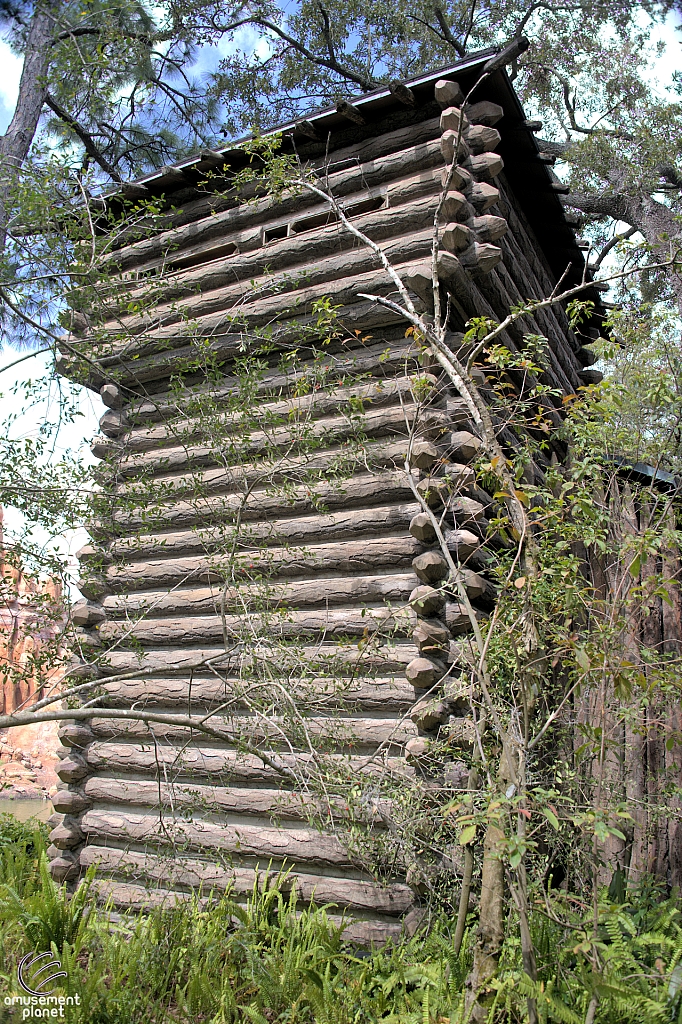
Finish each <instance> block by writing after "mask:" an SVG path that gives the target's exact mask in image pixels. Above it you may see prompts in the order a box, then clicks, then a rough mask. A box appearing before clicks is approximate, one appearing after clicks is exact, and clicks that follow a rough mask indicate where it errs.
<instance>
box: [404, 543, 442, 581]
mask: <svg viewBox="0 0 682 1024" xmlns="http://www.w3.org/2000/svg"><path fill="white" fill-rule="evenodd" d="M412 567H413V569H414V571H415V573H416V574H417V576H418V577H419V579H420V580H421V582H422V583H427V584H431V583H440V581H441V580H444V579H445V578H446V577H447V575H448V573H449V567H448V563H447V562H446V560H445V558H444V557H443V555H441V553H440V551H425V552H424V553H423V554H421V555H417V557H416V558H415V559H414V561H413V562H412Z"/></svg>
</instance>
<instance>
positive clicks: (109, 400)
mask: <svg viewBox="0 0 682 1024" xmlns="http://www.w3.org/2000/svg"><path fill="white" fill-rule="evenodd" d="M99 394H100V398H101V399H102V401H103V402H104V404H105V405H106V406H107V407H108V408H109V409H121V408H122V407H123V395H122V394H121V389H120V388H119V387H117V385H116V384H103V385H102V387H101V388H100V389H99Z"/></svg>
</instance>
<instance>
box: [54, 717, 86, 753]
mask: <svg viewBox="0 0 682 1024" xmlns="http://www.w3.org/2000/svg"><path fill="white" fill-rule="evenodd" d="M58 735H59V739H60V742H61V743H62V745H63V746H65V747H77V748H78V747H87V745H88V743H90V742H91V741H92V739H93V733H92V730H91V729H89V728H88V726H86V725H81V724H75V723H74V724H69V725H63V726H62V727H61V728H60V729H59V733H58Z"/></svg>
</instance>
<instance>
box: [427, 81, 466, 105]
mask: <svg viewBox="0 0 682 1024" xmlns="http://www.w3.org/2000/svg"><path fill="white" fill-rule="evenodd" d="M433 93H434V96H435V97H436V102H437V103H438V104H439V105H440V106H441V107H456V106H459V105H460V104H461V103H462V102H463V100H464V93H463V92H462V87H461V85H460V84H459V82H451V81H450V80H449V79H448V78H440V79H439V80H438V81H437V82H436V84H435V86H434V89H433Z"/></svg>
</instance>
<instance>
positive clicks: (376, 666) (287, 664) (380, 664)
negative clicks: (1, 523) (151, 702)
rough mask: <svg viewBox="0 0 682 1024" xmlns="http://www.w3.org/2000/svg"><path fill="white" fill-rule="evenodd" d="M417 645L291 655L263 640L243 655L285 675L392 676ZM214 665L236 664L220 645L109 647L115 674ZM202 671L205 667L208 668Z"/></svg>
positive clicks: (326, 646) (316, 648)
mask: <svg viewBox="0 0 682 1024" xmlns="http://www.w3.org/2000/svg"><path fill="white" fill-rule="evenodd" d="M417 653H418V652H417V648H416V647H415V646H414V644H408V643H401V642H397V643H395V644H393V643H392V644H391V646H390V647H389V646H382V645H376V646H375V645H371V646H368V647H366V648H362V649H358V647H357V645H356V644H352V645H351V644H347V645H344V644H342V643H337V642H328V643H324V642H322V643H319V644H315V645H312V646H306V645H304V646H302V647H301V648H299V649H298V651H297V652H295V654H294V655H291V654H290V653H288V652H287V650H286V649H284V650H282V648H281V647H280V646H279V645H273V646H272V647H268V645H267V644H266V643H263V644H262V646H261V648H260V651H259V652H258V653H257V654H254V655H250V654H249V653H248V652H246V653H244V654H242V655H241V656H240V664H241V665H242V666H243V668H244V670H245V671H248V670H249V669H254V670H255V669H257V668H258V666H259V665H262V664H266V665H268V666H276V667H277V669H278V671H279V672H281V673H282V674H283V675H285V676H286V677H287V678H289V679H291V678H295V677H296V676H300V675H306V676H310V674H311V673H313V674H315V675H322V674H324V675H331V674H332V673H333V674H335V675H338V676H340V677H342V678H345V677H346V676H355V675H357V674H363V675H371V674H377V675H382V676H385V675H389V674H390V673H392V672H396V673H401V672H404V669H405V665H407V664H408V662H409V661H411V660H412V658H414V657H416V655H417ZM209 663H210V665H211V667H213V668H217V669H223V670H226V669H229V667H230V666H233V665H234V656H233V655H232V654H231V653H230V652H226V651H225V648H224V647H223V646H222V645H221V646H215V645H214V646H211V647H209V646H206V647H195V648H192V649H189V650H188V649H187V648H184V649H183V648H181V647H176V646H172V647H171V648H170V649H168V650H162V651H155V650H148V651H144V652H143V653H142V652H135V651H121V650H116V649H114V650H112V651H108V652H107V656H106V673H107V674H109V675H115V674H119V673H123V672H156V673H160V674H170V673H175V674H182V675H185V674H187V673H188V672H192V671H198V670H199V669H200V668H201V666H202V665H203V666H206V665H207V664H209ZM204 671H206V668H205V667H204Z"/></svg>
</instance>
